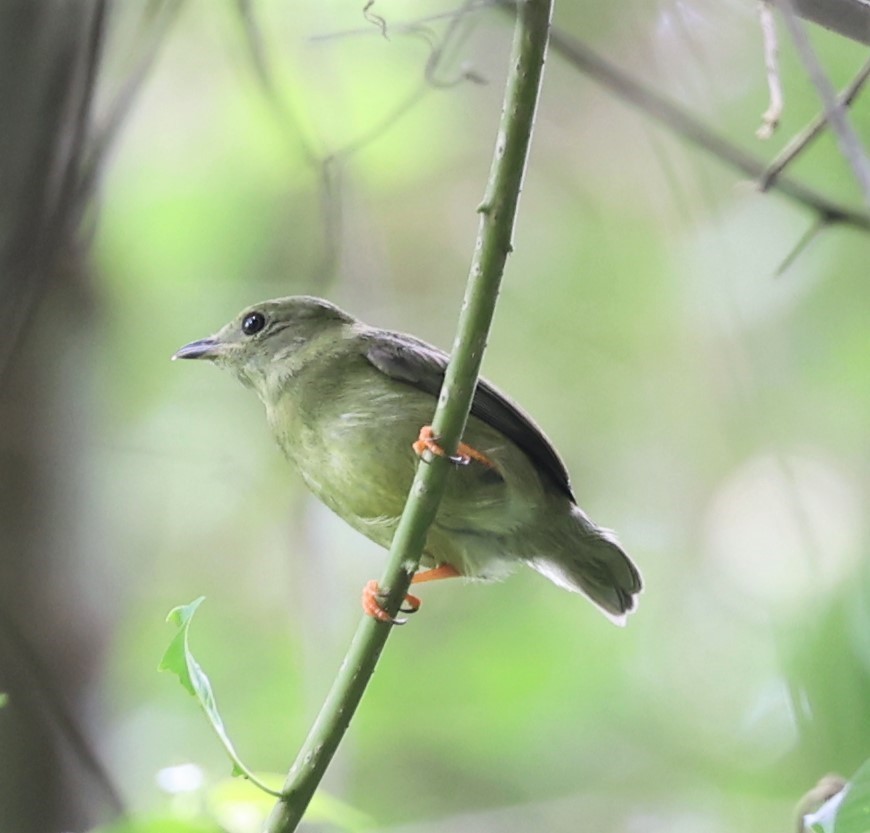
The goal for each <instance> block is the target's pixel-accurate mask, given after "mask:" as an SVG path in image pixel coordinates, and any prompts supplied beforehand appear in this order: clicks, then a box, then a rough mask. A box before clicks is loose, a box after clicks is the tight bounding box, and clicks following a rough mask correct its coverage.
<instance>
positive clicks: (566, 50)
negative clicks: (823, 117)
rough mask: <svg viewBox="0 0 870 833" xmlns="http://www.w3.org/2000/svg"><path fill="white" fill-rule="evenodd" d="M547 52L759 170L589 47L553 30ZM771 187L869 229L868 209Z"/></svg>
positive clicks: (799, 187)
mask: <svg viewBox="0 0 870 833" xmlns="http://www.w3.org/2000/svg"><path fill="white" fill-rule="evenodd" d="M498 5H499V7H500V8H503V9H505V10H506V11H509V12H510V13H511V14H513V12H514V7H513V5H512V4H510V3H507V2H503V0H498ZM550 47H551V49H552V51H553V52H554V53H556V54H558V55H559V56H560V57H561V58H563V59H564V60H566V61H567V62H568V63H570V64H571V65H572V66H574V67H576V68H577V69H578V70H579V71H580V72H582V73H584V74H585V75H588V76H589V77H590V78H591V79H592V80H593V81H596V82H597V83H599V84H601V85H602V86H603V87H606V88H607V89H608V90H610V91H611V92H612V93H613V94H614V95H616V96H617V97H618V98H620V99H621V100H623V101H625V102H627V103H628V104H631V105H633V106H635V107H637V108H638V109H639V110H641V111H642V112H643V113H645V114H646V115H647V116H649V117H650V118H652V119H653V120H654V121H657V122H659V123H660V124H662V125H663V126H664V127H666V128H667V129H668V130H670V131H672V132H673V133H675V134H677V135H678V136H680V137H682V138H683V139H685V140H686V141H688V142H690V143H691V144H693V145H695V146H696V147H699V148H701V149H702V150H706V151H707V152H709V153H711V154H712V155H713V156H715V157H716V158H718V159H719V160H720V161H722V162H724V163H726V164H727V165H729V166H731V167H732V168H735V169H737V170H738V171H740V172H741V173H743V174H745V175H746V176H748V177H751V178H752V179H757V178H759V177H761V176H763V175H764V172H765V169H766V166H765V164H764V162H762V161H761V160H759V159H757V158H755V157H754V156H752V155H751V154H749V153H747V152H746V151H744V150H742V149H741V148H739V147H737V146H736V145H734V144H733V143H731V142H729V141H728V140H727V139H726V138H724V137H723V136H721V135H719V134H718V133H716V132H715V131H713V130H712V129H710V128H709V127H707V126H706V125H705V124H704V123H703V122H701V121H700V120H699V119H696V118H695V117H694V116H692V115H690V114H689V113H687V112H686V111H684V110H682V109H681V108H679V107H678V106H677V105H675V104H674V103H673V102H671V101H669V100H668V99H666V98H665V97H664V96H662V95H660V94H659V93H657V92H655V91H654V90H652V89H650V88H649V87H647V86H646V85H644V84H642V83H641V82H639V81H637V80H635V79H634V78H632V77H631V76H630V75H628V73H626V72H624V71H623V70H621V69H619V68H618V67H617V66H615V65H614V64H612V63H610V62H609V61H607V60H606V59H605V58H602V57H601V56H600V55H598V54H597V53H595V52H593V51H592V50H591V49H590V48H589V47H588V46H587V45H586V44H585V43H583V42H581V41H579V40H577V39H576V38H573V37H571V36H570V35H568V34H567V33H565V32H563V31H561V30H559V29H555V28H554V29H553V31H552V33H551V35H550ZM773 187H774V188H775V189H776V190H777V191H779V192H780V193H782V194H783V195H784V196H786V197H789V198H790V199H792V200H794V201H795V202H798V203H800V204H801V205H803V206H805V207H807V208H811V209H812V210H813V211H814V212H815V213H816V214H817V215H818V217H819V219H820V220H821V221H822V222H823V223H825V224H835V223H842V224H843V225H848V226H853V227H855V228H858V229H861V230H863V231H870V214H868V213H867V212H864V211H860V210H857V209H853V208H849V207H848V206H844V205H842V204H840V203H837V202H834V201H833V200H830V199H828V198H827V197H825V196H823V195H822V194H819V193H818V192H817V191H815V190H813V189H812V188H809V187H807V186H806V185H804V184H802V183H800V182H798V181H797V180H794V179H792V178H790V177H784V176H781V177H779V178H778V179H777V180H776V181H775V183H774V184H773Z"/></svg>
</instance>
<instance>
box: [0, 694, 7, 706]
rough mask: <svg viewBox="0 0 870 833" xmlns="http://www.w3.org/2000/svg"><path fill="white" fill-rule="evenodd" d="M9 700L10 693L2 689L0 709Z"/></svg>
mask: <svg viewBox="0 0 870 833" xmlns="http://www.w3.org/2000/svg"><path fill="white" fill-rule="evenodd" d="M8 702H9V695H8V694H6V693H5V692H3V691H0V709H2V708H3V706H5V705H6V704H7V703H8Z"/></svg>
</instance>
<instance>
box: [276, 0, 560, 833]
mask: <svg viewBox="0 0 870 833" xmlns="http://www.w3.org/2000/svg"><path fill="white" fill-rule="evenodd" d="M551 10H552V0H520V1H519V3H518V6H517V17H516V24H515V31H514V40H513V46H512V48H511V54H510V58H509V65H508V66H509V69H508V78H507V84H506V88H505V95H504V105H503V110H502V116H501V122H500V124H499V129H498V136H497V138H496V143H495V151H494V153H493V160H492V167H491V169H490V174H489V180H488V182H487V187H486V193H485V195H484V199H483V202H482V203H481V205H480V208H479V209H478V210H479V212H480V215H481V217H480V229H479V232H478V237H477V243H476V245H475V250H474V258H473V260H472V263H471V269H470V272H469V276H468V284H467V286H466V291H465V298H464V300H463V303H462V310H461V312H460V316H459V324H458V329H457V334H456V339H455V341H454V344H453V353H452V355H451V359H450V364H449V365H448V368H447V372H446V375H445V379H444V385H443V387H442V389H441V394H440V396H439V398H438V407H437V409H436V411H435V416H434V418H433V421H432V425H433V429H434V432H435V435H436V436H437V437H439V443H440V445H441V446H442V447H443V448H444V449H445V450H446V451H447V452H448V453H453V452H454V451H455V449H456V446H457V444H458V443H459V440H460V438H461V436H462V433H463V431H464V429H465V423H466V420H467V419H468V413H469V410H470V409H471V401H472V397H473V395H474V389H475V386H476V384H477V377H478V373H479V371H480V364H481V360H482V359H483V351H484V348H485V347H486V340H487V336H488V333H489V328H490V323H491V322H492V316H493V312H494V309H495V302H496V299H497V297H498V289H499V285H500V283H501V277H502V273H503V271H504V265H505V261H506V260H507V256H508V254H509V253H510V251H511V238H512V235H513V228H514V218H515V216H516V209H517V203H518V201H519V195H520V190H521V187H522V181H523V175H524V173H525V167H526V159H527V157H528V149H529V144H530V141H531V135H532V127H533V125H534V120H535V110H536V108H537V102H538V93H539V89H540V83H541V74H542V71H543V65H544V56H545V54H546V50H547V40H548V35H549V27H550V17H551ZM450 466H451V464H450V463H449V462H448V461H447V460H446V459H444V458H442V457H436V458H434V459H433V460H432V461H431V463H430V464H429V465H421V466H419V467H418V470H417V474H416V476H415V478H414V482H413V484H412V486H411V491H410V494H409V496H408V501H407V503H406V505H405V510H404V512H403V513H402V517H401V520H400V521H399V526H398V528H397V530H396V534H395V536H394V538H393V543H392V546H391V548H390V557H389V563H388V565H387V569H386V571H385V573H384V576H383V578H382V579H381V582H380V586H381V588H382V589H383V590H384V591H385V593H387V600H386V603H385V605H384V607H385V609H386V610H387V611H388V612H389V613H390V614H391V615H395V614H396V613H397V612H398V609H399V606H400V604H401V602H402V600H403V599H404V597H405V594H406V593H407V591H408V587H409V585H410V581H411V578H412V576H413V574H414V572H415V571H416V569H417V567H418V565H419V563H420V556H421V553H422V551H423V546H424V544H425V541H426V534H427V532H428V529H429V526H430V525H431V524H432V521H433V520H434V519H435V515H436V513H437V511H438V505H439V503H440V501H441V496H442V494H443V493H444V487H445V485H446V482H447V477H448V476H449V474H450ZM391 628H392V625H390V624H385V623H383V622H378V621H377V620H375V619H372V618H370V617H365V618H364V619H363V621H362V622H361V623H360V625H359V627H358V628H357V630H356V633H355V634H354V637H353V641H352V642H351V645H350V648H349V649H348V652H347V656H346V657H345V659H344V662H343V663H342V665H341V668H340V669H339V671H338V674H337V675H336V678H335V681H334V682H333V684H332V688H331V689H330V691H329V694H328V695H327V697H326V701H325V702H324V704H323V706H322V708H321V710H320V713H319V714H318V716H317V719H316V720H315V722H314V725H313V726H312V728H311V731H310V732H309V733H308V737H307V738H306V740H305V743H304V744H303V746H302V748H301V749H300V750H299V754H298V756H297V758H296V761H295V762H294V764H293V766H292V767H291V769H290V772H289V773H288V775H287V779H286V781H285V783H284V788H283V790H282V795H283V797H282V799H281V800H280V801H279V802H278V804H277V805H276V806H275V809H274V810H273V811H272V814H271V816H270V817H269V820H268V822H267V824H266V831H267V833H290V831H293V830H295V829H296V827H297V825H298V824H299V822H300V821H301V819H302V816H303V814H304V813H305V809H306V808H307V806H308V803H309V802H310V800H311V797H312V796H313V795H314V791H315V790H316V789H317V786H318V784H319V783H320V781H321V779H322V778H323V775H324V773H325V772H326V768H327V767H328V766H329V762H330V761H331V760H332V756H333V755H334V754H335V751H336V749H337V748H338V744H339V743H340V741H341V739H342V737H343V735H344V732H345V731H346V729H347V727H348V725H349V724H350V720H351V717H352V716H353V713H354V711H355V710H356V707H357V706H358V705H359V701H360V699H361V698H362V695H363V692H364V691H365V688H366V685H367V684H368V681H369V678H370V677H371V675H372V673H373V672H374V669H375V665H376V664H377V661H378V657H379V656H380V653H381V650H382V649H383V647H384V644H385V643H386V641H387V637H388V636H389V634H390V629H391Z"/></svg>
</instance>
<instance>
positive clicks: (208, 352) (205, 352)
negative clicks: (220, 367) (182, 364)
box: [172, 336, 223, 361]
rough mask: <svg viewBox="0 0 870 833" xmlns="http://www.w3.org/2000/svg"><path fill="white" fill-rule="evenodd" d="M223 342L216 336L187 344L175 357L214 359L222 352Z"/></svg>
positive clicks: (173, 358) (174, 358)
mask: <svg viewBox="0 0 870 833" xmlns="http://www.w3.org/2000/svg"><path fill="white" fill-rule="evenodd" d="M222 346H223V345H222V343H221V342H220V341H218V340H217V339H216V338H215V337H214V336H209V337H208V338H201V339H200V340H199V341H191V342H190V344H185V345H184V347H182V348H181V349H180V350H179V351H178V352H177V353H176V354H175V355H174V356H173V357H172V361H175V360H176V359H214V358H216V357H217V356H219V355H220V353H221V347H222Z"/></svg>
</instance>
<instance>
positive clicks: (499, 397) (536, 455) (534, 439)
mask: <svg viewBox="0 0 870 833" xmlns="http://www.w3.org/2000/svg"><path fill="white" fill-rule="evenodd" d="M362 343H363V355H364V356H365V358H366V359H368V361H369V362H370V363H371V364H372V365H374V367H376V368H377V369H378V370H380V371H381V373H383V374H385V375H386V376H389V377H390V378H391V379H395V380H396V381H397V382H405V383H406V384H409V385H413V386H414V387H415V388H417V389H418V390H422V391H424V392H425V393H428V394H430V395H431V396H433V397H436V398H437V396H438V393H439V391H440V390H441V384H442V383H443V381H444V372H445V370H446V368H447V358H448V357H447V354H446V353H443V352H442V351H441V350H438V349H437V348H435V347H432V346H431V345H429V344H426V343H425V342H423V341H419V340H418V339H416V338H414V337H413V336H409V335H404V334H400V333H390V332H384V331H379V332H378V333H377V334H376V335H372V336H369V337H364V338H363V342H362ZM471 413H472V414H474V416H476V417H477V418H478V419H480V420H482V421H483V422H486V423H487V424H488V425H491V426H492V427H493V428H495V429H496V430H497V431H500V432H501V433H502V434H504V435H505V436H506V437H507V438H508V439H510V440H512V441H513V442H514V443H515V444H516V445H517V446H519V447H520V448H521V449H522V450H523V451H524V452H525V453H526V455H527V456H528V457H529V459H530V460H531V461H532V462H533V463H534V464H535V465H536V466H537V468H538V469H539V470H540V471H542V472H543V473H545V474H546V475H547V476H549V478H550V480H551V481H552V482H553V484H554V485H555V486H556V487H557V488H558V489H559V491H561V492H563V493H564V494H565V496H566V497H568V498H569V499H570V500H571V501H574V493H573V492H572V490H571V483H570V480H569V477H568V471H567V469H566V468H565V464H564V463H563V462H562V460H561V458H560V457H559V455H558V453H557V452H556V450H555V449H554V448H553V446H552V445H551V444H550V441H549V440H548V439H547V438H546V437H545V436H544V434H543V432H542V431H541V429H540V428H538V426H537V425H535V423H534V422H533V421H532V419H531V417H529V416H528V415H527V414H526V413H524V412H523V411H522V410H521V409H520V408H519V407H518V406H517V405H515V404H514V403H513V402H511V401H510V399H508V398H507V397H506V396H505V395H504V394H503V393H501V392H499V391H498V390H496V389H495V388H494V387H493V386H492V385H490V384H489V383H488V382H487V381H486V380H485V379H478V382H477V388H476V389H475V391H474V400H473V401H472V404H471Z"/></svg>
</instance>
